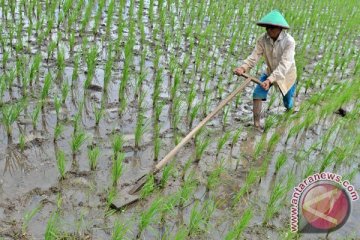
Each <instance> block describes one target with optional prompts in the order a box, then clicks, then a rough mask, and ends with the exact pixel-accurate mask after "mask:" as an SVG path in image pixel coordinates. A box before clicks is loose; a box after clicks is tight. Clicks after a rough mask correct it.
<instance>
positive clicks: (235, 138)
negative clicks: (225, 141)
mask: <svg viewBox="0 0 360 240" xmlns="http://www.w3.org/2000/svg"><path fill="white" fill-rule="evenodd" d="M241 133H242V128H241V127H240V128H238V130H236V131H235V133H234V135H233V136H232V138H231V144H230V153H229V157H231V156H232V153H233V149H234V146H235V145H236V143H237V142H238V141H239V138H240V135H241Z"/></svg>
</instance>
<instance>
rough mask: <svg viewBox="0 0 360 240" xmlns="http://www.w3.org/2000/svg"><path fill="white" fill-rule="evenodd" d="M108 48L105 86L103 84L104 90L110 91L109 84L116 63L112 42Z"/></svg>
mask: <svg viewBox="0 0 360 240" xmlns="http://www.w3.org/2000/svg"><path fill="white" fill-rule="evenodd" d="M108 49H109V50H108V57H107V61H106V64H105V72H104V86H103V89H104V92H107V91H108V86H109V83H110V80H111V72H112V67H113V64H114V58H113V56H112V53H111V52H112V44H110V45H109V47H108Z"/></svg>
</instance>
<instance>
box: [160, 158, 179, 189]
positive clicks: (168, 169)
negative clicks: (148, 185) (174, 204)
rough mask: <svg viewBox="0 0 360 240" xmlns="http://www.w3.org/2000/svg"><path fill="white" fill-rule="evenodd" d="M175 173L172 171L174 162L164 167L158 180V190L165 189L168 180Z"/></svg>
mask: <svg viewBox="0 0 360 240" xmlns="http://www.w3.org/2000/svg"><path fill="white" fill-rule="evenodd" d="M174 173H175V169H174V162H171V163H170V164H168V165H166V166H165V167H164V170H163V171H162V175H161V179H160V184H159V187H160V188H162V189H163V188H165V186H166V184H167V182H168V180H169V178H170V177H171V176H172V175H173V174H174Z"/></svg>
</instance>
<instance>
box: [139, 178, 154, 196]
mask: <svg viewBox="0 0 360 240" xmlns="http://www.w3.org/2000/svg"><path fill="white" fill-rule="evenodd" d="M154 190H155V177H154V176H153V175H149V176H148V179H147V180H146V183H145V185H144V187H143V188H142V189H141V191H140V197H141V199H145V198H146V197H148V196H150V194H151V193H152V192H153V191H154Z"/></svg>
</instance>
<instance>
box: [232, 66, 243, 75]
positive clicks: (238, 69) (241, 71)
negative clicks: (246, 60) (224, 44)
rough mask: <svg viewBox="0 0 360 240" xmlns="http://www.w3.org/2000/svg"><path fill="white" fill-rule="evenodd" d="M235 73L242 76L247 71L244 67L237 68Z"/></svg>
mask: <svg viewBox="0 0 360 240" xmlns="http://www.w3.org/2000/svg"><path fill="white" fill-rule="evenodd" d="M233 72H234V74H236V75H238V76H241V74H243V73H245V69H244V68H242V67H238V68H235V69H234V71H233Z"/></svg>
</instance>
